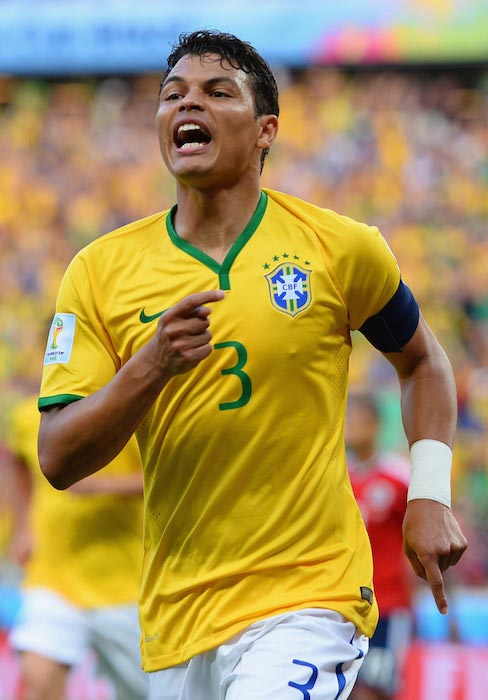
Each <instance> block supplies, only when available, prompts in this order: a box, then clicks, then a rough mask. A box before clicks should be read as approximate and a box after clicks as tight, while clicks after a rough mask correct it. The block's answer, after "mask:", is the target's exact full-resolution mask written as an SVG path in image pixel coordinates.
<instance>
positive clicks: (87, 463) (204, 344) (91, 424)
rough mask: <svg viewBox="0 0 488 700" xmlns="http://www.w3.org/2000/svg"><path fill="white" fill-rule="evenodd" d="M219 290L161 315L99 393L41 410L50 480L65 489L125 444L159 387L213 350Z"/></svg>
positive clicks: (42, 454) (42, 453)
mask: <svg viewBox="0 0 488 700" xmlns="http://www.w3.org/2000/svg"><path fill="white" fill-rule="evenodd" d="M224 296H225V293H224V292H221V291H219V290H213V291H207V292H198V293H196V294H191V295H189V296H188V297H185V298H184V299H183V300H182V301H180V302H178V303H177V304H175V306H173V307H171V308H170V309H168V310H167V311H166V312H165V313H164V314H163V315H162V316H161V318H160V319H159V322H158V326H157V330H156V333H155V335H154V336H153V338H152V339H151V340H150V341H149V343H147V345H145V346H144V347H143V348H141V350H139V351H138V352H137V353H136V354H135V355H134V356H133V357H132V358H131V359H130V360H129V361H128V362H127V363H126V364H125V365H124V366H123V367H122V368H121V369H120V370H119V372H118V373H117V374H116V375H115V377H114V378H113V379H112V380H111V381H110V382H109V383H108V384H106V385H105V386H104V387H103V388H102V389H100V390H99V391H97V392H95V393H93V394H91V395H90V396H87V397H85V398H83V399H80V400H79V401H75V402H73V403H71V404H68V405H67V406H64V407H59V406H55V407H53V408H51V409H48V410H44V411H43V413H42V416H41V426H40V429H39V442H38V450H39V463H40V465H41V469H42V472H43V473H44V475H45V476H46V478H47V479H48V481H49V482H50V483H51V484H52V485H53V486H54V487H55V488H57V489H65V488H68V487H69V486H71V485H72V484H74V483H75V482H77V481H79V480H80V479H83V478H85V477H87V476H89V475H90V474H93V473H94V472H96V471H98V470H99V469H101V468H102V467H104V466H105V465H106V464H108V463H109V462H111V461H112V459H114V458H115V457H116V456H117V455H118V453H119V452H120V451H121V450H122V448H123V447H124V446H125V445H126V444H127V442H128V441H129V439H130V437H131V436H132V435H133V433H134V432H135V430H136V429H137V427H138V426H139V424H140V423H141V421H142V420H143V419H144V416H145V415H146V413H147V411H148V410H149V409H150V407H151V406H152V404H153V403H154V401H155V400H156V398H157V397H158V395H159V394H160V392H161V391H162V389H163V388H164V387H165V386H166V384H167V383H168V382H169V380H170V379H171V378H172V377H173V376H175V375H176V374H182V373H185V372H188V371H189V370H191V369H192V368H193V367H196V365H197V364H198V363H199V362H201V361H202V360H203V359H205V358H206V357H208V355H209V354H210V353H211V351H212V346H211V344H210V341H211V337H212V336H211V333H210V331H209V328H208V327H209V320H208V317H209V314H210V309H209V308H207V307H205V306H203V305H204V304H207V303H212V302H214V301H219V300H221V299H223V298H224Z"/></svg>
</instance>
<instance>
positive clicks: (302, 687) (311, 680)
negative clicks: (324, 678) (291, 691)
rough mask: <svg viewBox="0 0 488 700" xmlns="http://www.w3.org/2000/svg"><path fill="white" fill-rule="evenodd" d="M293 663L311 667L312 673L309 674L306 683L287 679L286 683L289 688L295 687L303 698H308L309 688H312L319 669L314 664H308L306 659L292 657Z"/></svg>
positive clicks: (307, 699)
mask: <svg viewBox="0 0 488 700" xmlns="http://www.w3.org/2000/svg"><path fill="white" fill-rule="evenodd" d="M293 663H294V664H298V665H299V666H308V668H310V669H311V671H312V673H311V674H310V678H309V679H308V681H307V682H306V683H303V684H300V683H295V682H294V681H289V682H288V685H289V686H290V687H291V688H296V689H297V690H299V691H300V692H301V693H302V694H303V700H310V693H309V692H308V691H309V690H312V688H313V687H314V685H315V683H316V682H317V676H318V675H319V670H318V668H317V666H315V665H314V664H309V663H308V662H307V661H300V660H299V659H293Z"/></svg>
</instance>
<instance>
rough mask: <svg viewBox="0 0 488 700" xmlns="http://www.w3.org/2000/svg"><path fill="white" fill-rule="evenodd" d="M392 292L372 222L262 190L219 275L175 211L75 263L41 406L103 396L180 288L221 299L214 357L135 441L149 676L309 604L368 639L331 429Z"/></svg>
mask: <svg viewBox="0 0 488 700" xmlns="http://www.w3.org/2000/svg"><path fill="white" fill-rule="evenodd" d="M399 282H400V272H399V269H398V265H397V263H396V260H395V258H394V256H393V254H392V253H391V251H390V249H389V247H388V246H387V244H386V242H385V240H384V239H383V237H382V236H381V235H380V233H379V232H378V230H377V229H376V228H373V227H368V226H366V225H364V224H359V223H357V222H354V221H353V220H351V219H349V218H347V217H343V216H340V215H338V214H335V213H333V212H331V211H329V210H324V209H320V208H318V207H316V206H313V205H311V204H308V203H306V202H304V201H302V200H300V199H297V198H294V197H291V196H289V195H285V194H281V193H278V192H274V191H271V190H266V191H263V193H262V196H261V200H260V203H259V205H258V207H257V209H256V212H255V214H254V216H253V217H252V219H251V221H250V222H249V224H248V226H247V227H246V228H245V230H244V231H243V232H242V234H241V235H240V237H239V238H238V240H237V241H236V242H235V243H234V245H233V246H232V248H231V249H230V251H229V253H228V254H227V257H226V258H225V260H224V261H223V263H222V264H218V263H217V262H216V261H215V260H213V259H212V258H210V257H209V256H208V255H206V254H204V253H202V252H201V251H200V250H198V249H196V248H195V247H193V246H192V245H191V244H189V243H188V242H186V241H184V240H182V239H181V238H179V237H178V235H177V233H176V231H175V230H174V228H173V225H172V215H171V212H162V213H159V214H155V215H153V216H150V217H147V218H146V219H143V220H141V221H138V222H135V223H133V224H130V225H128V226H125V227H123V228H122V229H119V230H117V231H115V232H112V233H110V234H107V235H105V236H102V237H101V238H99V239H97V240H96V241H94V242H93V243H91V244H90V245H89V246H87V247H86V248H85V249H84V250H83V251H81V252H80V253H79V254H78V255H77V256H76V257H75V258H74V260H73V261H72V263H71V264H70V266H69V268H68V270H67V272H66V274H65V277H64V279H63V282H62V285H61V288H60V292H59V295H58V301H57V307H56V314H66V315H67V314H73V315H75V317H76V323H75V325H74V334H73V342H72V344H71V346H70V359H69V361H68V362H62V363H57V362H55V361H54V362H53V361H52V358H51V356H50V355H49V353H48V352H46V362H45V367H44V375H43V381H42V390H41V396H40V399H39V406H40V408H41V409H43V408H48V407H49V406H51V405H54V404H57V403H58V404H59V403H67V402H70V401H74V400H77V399H79V398H81V397H84V396H87V395H89V394H91V393H92V392H95V391H97V390H98V389H100V388H101V387H102V386H104V385H105V384H106V383H107V382H108V381H110V380H111V379H112V378H113V376H114V375H115V373H116V372H117V370H118V369H119V368H120V367H121V366H122V365H123V364H124V363H125V362H127V361H128V360H129V358H130V357H131V356H132V355H134V353H136V352H137V351H138V350H139V349H140V348H141V347H142V346H143V345H144V344H145V343H147V342H148V341H149V340H150V338H151V337H152V335H153V334H154V331H155V328H156V324H157V322H158V320H157V319H158V317H159V315H160V314H161V313H162V312H163V311H164V310H165V309H167V308H168V307H170V306H172V305H174V304H175V303H176V302H177V301H179V300H180V299H181V298H183V297H184V296H186V295H187V294H190V293H193V292H198V291H203V290H207V289H216V288H219V287H220V288H221V289H225V290H227V295H226V298H225V299H224V300H222V301H219V302H217V303H215V304H213V305H212V314H211V317H210V323H211V330H212V334H213V345H214V351H213V352H212V353H211V355H210V356H209V357H208V358H207V359H206V360H204V361H203V362H201V363H200V364H199V365H198V367H196V368H195V369H194V370H192V371H191V372H188V373H187V374H184V375H178V376H176V377H174V378H173V379H172V380H171V382H169V383H168V385H167V386H166V387H165V388H164V390H163V391H162V392H161V394H160V396H159V398H158V400H157V401H156V402H155V404H154V405H153V407H152V409H151V410H150V411H149V412H148V414H147V416H146V418H145V420H144V422H143V423H142V424H141V426H140V428H139V430H138V440H139V445H140V448H141V454H142V458H143V463H144V480H145V486H144V488H145V508H146V510H145V525H144V543H145V555H144V565H143V580H142V587H141V594H140V610H141V618H142V628H143V643H142V654H143V660H144V668H145V669H146V670H148V671H152V670H157V669H161V668H165V667H169V666H173V665H175V664H178V663H180V662H183V661H185V660H186V659H188V658H190V657H192V656H194V655H195V654H198V653H201V652H203V651H205V650H207V649H210V648H213V647H216V646H218V645H219V644H220V643H222V642H223V641H225V640H226V639H228V638H229V637H231V636H232V635H234V634H235V633H237V632H239V631H240V630H241V629H243V628H244V627H246V626H248V625H249V624H251V623H253V622H255V621H256V620H258V619H261V618H263V617H268V616H271V615H276V614H279V613H281V612H284V611H288V610H297V609H301V608H305V607H307V608H309V607H322V608H330V609H333V610H337V611H338V612H340V613H342V614H343V615H344V616H345V617H346V618H347V619H349V620H351V621H352V622H353V623H354V624H356V625H357V626H358V628H359V629H360V630H361V631H363V632H364V633H365V634H367V635H371V634H372V632H373V631H374V628H375V624H376V621H377V607H376V604H375V602H374V601H372V597H371V596H369V595H366V597H364V594H365V591H367V589H368V588H371V586H372V562H371V551H370V546H369V541H368V537H367V534H366V531H365V527H364V523H363V521H362V518H361V516H360V512H359V509H358V507H357V505H356V502H355V499H354V497H353V493H352V489H351V487H350V484H349V480H348V476H347V467H346V459H345V449H344V436H343V423H344V413H345V402H346V392H347V378H348V363H349V356H350V352H351V338H350V331H351V330H355V329H358V328H359V327H360V326H361V325H362V324H363V323H364V322H365V321H366V319H367V318H369V317H370V316H372V315H374V314H376V313H378V311H380V310H381V309H382V308H383V306H384V305H385V304H386V303H387V302H388V301H389V299H391V297H392V296H393V294H394V293H395V291H396V290H397V288H398V285H399ZM66 318H67V316H66ZM69 318H71V317H69ZM55 324H56V316H55V319H54V324H53V328H54V325H55ZM57 332H58V337H59V331H57ZM61 333H62V331H61ZM51 335H52V332H51V334H50V337H51ZM48 345H49V343H48ZM66 356H67V355H66ZM87 368H90V370H89V371H88V370H87ZM361 592H362V593H361ZM367 598H369V600H368V599H367Z"/></svg>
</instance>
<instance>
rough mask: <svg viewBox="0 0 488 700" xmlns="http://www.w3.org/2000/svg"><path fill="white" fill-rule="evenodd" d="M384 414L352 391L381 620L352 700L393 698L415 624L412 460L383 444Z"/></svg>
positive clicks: (350, 448) (349, 421)
mask: <svg viewBox="0 0 488 700" xmlns="http://www.w3.org/2000/svg"><path fill="white" fill-rule="evenodd" d="M380 427H381V415H380V411H379V407H378V404H377V401H376V399H375V397H374V396H373V395H372V394H371V393H368V392H354V393H350V394H349V397H348V402H347V411H346V423H345V441H346V454H347V461H348V467H349V473H350V476H351V484H352V488H353V491H354V495H355V497H356V500H357V502H358V505H359V507H360V510H361V513H362V515H363V518H364V522H365V524H366V529H367V530H368V534H369V539H370V542H371V549H372V552H373V570H374V575H373V582H374V592H375V596H376V600H377V602H378V607H379V622H378V625H377V627H376V630H375V633H374V634H373V636H372V638H371V640H370V646H369V651H368V654H367V656H366V658H365V660H364V663H363V665H362V666H361V669H360V671H359V676H358V682H357V683H356V685H355V687H354V690H353V692H352V694H351V700H391V698H394V697H397V693H398V691H399V690H400V678H401V669H402V664H403V660H404V656H405V652H406V650H407V647H408V644H409V642H410V640H411V638H412V629H413V613H412V606H413V599H412V595H413V580H412V572H411V569H409V568H407V558H406V557H405V555H404V553H403V537H402V525H403V519H404V517H405V509H406V506H407V495H408V475H409V464H408V460H407V459H406V458H405V457H404V456H403V455H401V454H399V453H396V452H384V451H382V450H381V449H380V445H379V431H380Z"/></svg>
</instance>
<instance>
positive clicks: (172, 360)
mask: <svg viewBox="0 0 488 700" xmlns="http://www.w3.org/2000/svg"><path fill="white" fill-rule="evenodd" d="M224 297H225V292H223V291H221V290H209V291H205V292H197V293H195V294H190V295H189V296H187V297H185V298H184V299H182V300H181V301H179V302H178V303H177V304H175V305H174V306H172V307H171V308H169V309H168V310H167V311H165V312H164V313H163V314H162V316H161V318H160V319H159V322H158V328H157V332H156V338H155V340H157V343H158V347H159V351H158V354H159V356H160V363H161V367H162V369H163V372H164V374H167V375H169V376H171V375H175V374H181V373H183V372H187V371H188V370H190V369H192V368H193V367H195V366H196V365H197V364H199V363H200V362H201V361H202V360H204V359H205V358H206V357H208V355H210V353H211V351H212V346H211V344H210V341H211V339H212V334H211V333H210V330H209V318H208V317H209V315H210V312H211V309H210V308H208V307H206V306H205V304H212V303H214V302H216V301H220V300H221V299H224Z"/></svg>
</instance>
